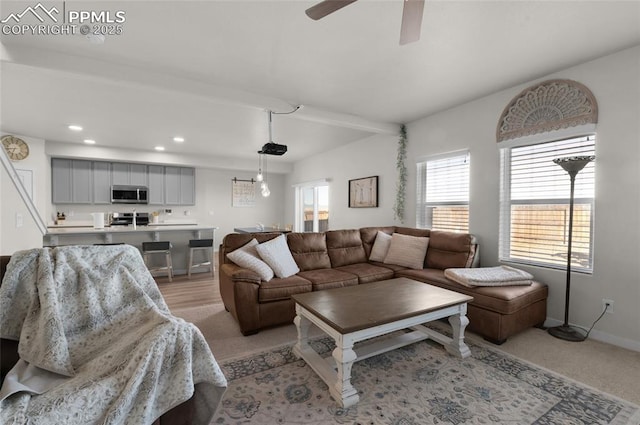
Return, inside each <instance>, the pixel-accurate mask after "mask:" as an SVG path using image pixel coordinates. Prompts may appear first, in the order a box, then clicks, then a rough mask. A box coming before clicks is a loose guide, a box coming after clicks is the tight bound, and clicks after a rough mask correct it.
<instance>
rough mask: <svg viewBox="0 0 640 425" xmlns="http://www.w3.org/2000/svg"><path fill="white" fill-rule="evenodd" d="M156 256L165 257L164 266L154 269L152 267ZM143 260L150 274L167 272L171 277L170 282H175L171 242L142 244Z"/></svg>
mask: <svg viewBox="0 0 640 425" xmlns="http://www.w3.org/2000/svg"><path fill="white" fill-rule="evenodd" d="M154 255H164V262H165V265H164V266H157V267H154V266H153V265H152V257H153V256H154ZM142 258H143V259H144V263H145V264H146V265H147V269H149V272H151V273H152V274H153V272H155V271H166V272H167V276H168V277H169V282H173V263H172V261H171V242H168V241H162V242H143V243H142Z"/></svg>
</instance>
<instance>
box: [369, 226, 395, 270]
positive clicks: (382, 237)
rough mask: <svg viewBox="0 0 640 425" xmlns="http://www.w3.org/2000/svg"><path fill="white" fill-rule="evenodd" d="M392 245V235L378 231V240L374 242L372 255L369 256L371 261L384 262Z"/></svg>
mask: <svg viewBox="0 0 640 425" xmlns="http://www.w3.org/2000/svg"><path fill="white" fill-rule="evenodd" d="M390 245H391V235H388V234H386V233H385V232H381V231H380V230H378V233H377V234H376V240H375V242H373V247H372V248H371V255H369V261H379V262H383V261H384V259H385V257H386V256H387V252H388V251H389V246H390Z"/></svg>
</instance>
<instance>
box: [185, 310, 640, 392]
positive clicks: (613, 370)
mask: <svg viewBox="0 0 640 425" xmlns="http://www.w3.org/2000/svg"><path fill="white" fill-rule="evenodd" d="M173 314H175V315H176V316H178V317H182V318H183V319H185V320H187V321H189V322H192V323H194V324H195V325H196V326H197V327H198V328H199V329H200V330H201V332H202V333H203V335H204V337H205V338H206V340H207V342H208V343H209V346H210V347H211V351H212V352H213V354H214V356H215V357H216V359H217V360H218V362H225V361H228V360H230V359H236V358H242V357H246V356H248V355H249V354H253V353H256V352H260V351H265V350H269V349H272V348H275V347H281V346H284V345H287V344H291V343H293V342H294V341H295V340H296V337H297V333H296V328H295V326H294V325H293V324H292V325H288V326H279V327H275V328H272V329H265V330H262V331H260V332H259V333H257V334H255V335H251V336H247V337H245V336H243V335H242V334H241V333H240V329H239V327H238V324H237V323H236V321H235V320H234V319H233V317H231V314H230V313H228V312H227V311H225V309H224V306H223V305H222V304H210V305H206V306H202V307H192V308H184V309H174V310H173ZM320 335H322V332H320V331H319V330H317V329H315V330H314V332H312V334H311V336H320ZM465 335H466V337H467V338H468V339H469V340H470V341H473V340H476V341H479V342H481V343H482V342H483V340H482V338H480V337H478V336H476V335H474V334H473V333H469V332H467V333H466V334H465ZM490 346H492V345H490ZM492 347H494V348H496V349H497V350H500V351H504V352H506V353H509V354H512V355H514V356H516V357H518V358H521V359H523V360H526V361H529V362H531V363H533V364H536V365H539V366H541V367H543V368H547V369H549V370H552V371H554V372H557V373H560V374H562V375H564V376H567V377H569V378H571V379H574V380H576V381H578V382H582V383H585V384H587V385H589V386H592V387H594V388H596V389H598V390H600V391H603V392H606V393H609V394H612V395H614V396H617V397H620V398H622V399H624V400H627V401H630V402H632V403H635V404H639V405H640V353H639V352H635V351H630V350H625V349H623V348H619V347H615V346H612V345H609V344H604V343H600V342H598V341H593V340H587V341H584V342H580V343H572V342H567V341H562V340H559V339H557V338H553V337H552V336H550V335H549V334H547V333H546V332H545V331H543V330H541V329H529V330H527V331H525V332H522V333H521V334H518V335H516V336H514V337H512V338H510V339H509V340H508V341H507V342H506V343H505V344H503V345H501V346H492Z"/></svg>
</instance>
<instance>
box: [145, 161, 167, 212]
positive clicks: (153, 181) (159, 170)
mask: <svg viewBox="0 0 640 425" xmlns="http://www.w3.org/2000/svg"><path fill="white" fill-rule="evenodd" d="M147 170H148V171H149V203H150V204H151V205H164V166H163V165H149V166H147Z"/></svg>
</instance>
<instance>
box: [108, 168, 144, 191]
mask: <svg viewBox="0 0 640 425" xmlns="http://www.w3.org/2000/svg"><path fill="white" fill-rule="evenodd" d="M111 172H112V175H111V183H112V184H121V185H134V186H147V184H148V183H149V179H148V176H147V165H146V164H129V163H124V162H113V163H111Z"/></svg>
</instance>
